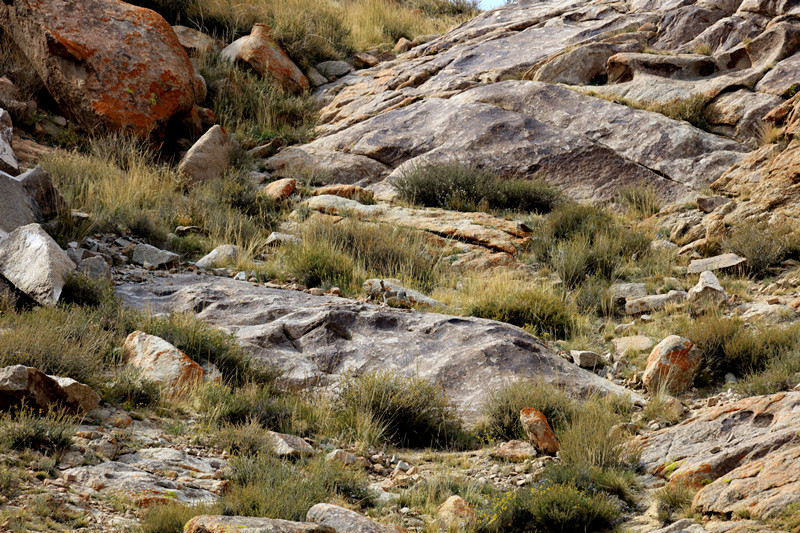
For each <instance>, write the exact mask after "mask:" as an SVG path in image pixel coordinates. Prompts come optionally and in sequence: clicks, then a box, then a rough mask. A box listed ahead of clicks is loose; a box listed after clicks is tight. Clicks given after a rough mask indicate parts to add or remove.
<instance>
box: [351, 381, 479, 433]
mask: <svg viewBox="0 0 800 533" xmlns="http://www.w3.org/2000/svg"><path fill="white" fill-rule="evenodd" d="M339 401H340V402H341V409H342V411H343V412H344V413H346V414H349V415H350V416H352V415H353V414H354V413H359V412H363V413H367V414H369V415H370V416H371V417H372V419H373V420H376V421H379V422H381V423H382V424H383V425H385V428H386V438H387V439H388V441H389V442H391V443H392V444H396V445H398V446H404V447H411V448H413V447H425V446H433V447H447V446H454V445H460V444H461V440H462V439H463V438H464V433H463V430H462V429H461V425H460V422H459V419H458V417H457V416H456V413H455V409H454V408H453V406H452V405H451V404H450V401H449V400H448V398H447V395H446V394H445V392H444V390H443V389H442V387H440V386H438V385H434V384H433V383H431V382H429V381H427V380H424V379H422V378H419V377H408V378H407V377H402V376H400V375H398V374H395V373H394V372H390V371H376V372H369V373H366V374H362V375H360V376H358V377H355V378H351V379H349V380H346V381H345V382H344V383H343V385H342V390H341V392H340V393H339Z"/></svg>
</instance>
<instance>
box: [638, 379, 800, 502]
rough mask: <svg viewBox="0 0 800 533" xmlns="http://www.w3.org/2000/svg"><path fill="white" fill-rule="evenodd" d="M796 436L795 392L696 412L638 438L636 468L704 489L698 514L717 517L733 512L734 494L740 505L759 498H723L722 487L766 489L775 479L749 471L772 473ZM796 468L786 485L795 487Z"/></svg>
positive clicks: (799, 401)
mask: <svg viewBox="0 0 800 533" xmlns="http://www.w3.org/2000/svg"><path fill="white" fill-rule="evenodd" d="M798 431H800V392H786V393H778V394H773V395H769V396H754V397H751V398H745V399H742V400H739V401H737V402H734V403H728V404H723V405H720V406H718V407H714V408H711V409H708V410H705V411H700V412H698V413H697V414H695V415H693V416H692V417H690V418H688V419H686V420H684V421H683V422H681V423H680V424H678V425H676V426H673V427H670V428H667V429H663V430H660V431H656V432H655V433H652V434H649V435H646V436H644V437H641V438H640V440H639V443H640V444H642V445H643V448H642V462H643V463H644V465H645V467H646V469H647V470H648V472H650V473H652V474H656V475H661V476H668V477H669V478H670V479H671V480H674V479H684V480H686V481H687V482H689V483H691V484H694V485H696V486H697V487H701V486H704V485H708V486H707V487H706V488H705V489H703V491H701V492H700V493H699V494H698V495H697V498H698V499H696V500H695V501H696V502H698V504H697V505H698V508H700V509H702V510H703V512H723V511H719V509H722V508H723V507H724V506H726V505H728V506H735V504H736V502H734V501H733V499H735V498H734V495H735V494H738V496H736V498H741V501H745V500H746V499H747V498H748V497H750V495H755V494H759V492H758V491H754V492H752V493H750V494H747V493H746V491H744V490H740V491H739V492H736V491H735V490H732V491H729V492H726V490H725V487H727V488H729V489H730V488H732V487H733V488H734V489H735V488H736V487H739V488H742V487H746V486H748V485H747V484H748V483H750V484H751V485H752V486H753V487H756V486H758V487H764V488H769V487H770V486H771V484H772V483H773V482H774V480H775V478H774V477H773V478H772V480H769V479H768V477H769V476H768V475H767V473H764V471H763V470H762V471H761V472H762V473H764V477H763V478H761V479H755V478H754V477H753V476H754V475H755V474H756V472H754V471H753V465H754V464H756V462H757V461H760V460H762V459H763V461H762V462H763V463H764V464H762V465H761V466H763V467H764V469H767V465H768V464H769V468H771V469H773V470H772V471H775V470H774V468H776V466H775V465H776V464H779V463H780V462H781V461H784V460H785V459H786V456H785V455H784V454H787V453H789V454H791V453H793V452H790V451H789V450H791V449H795V448H796V447H797V445H798V442H797V434H798ZM781 457H782V459H781ZM773 461H774V462H773ZM797 464H798V463H796V462H795V463H794V464H793V466H792V468H791V469H790V470H792V471H793V472H794V473H793V474H791V473H790V472H788V471H787V472H786V473H785V474H784V475H785V476H788V477H786V479H787V480H791V479H794V482H796V480H797V476H798V472H797ZM737 470H738V472H737ZM792 476H794V478H792ZM734 479H737V480H738V481H737V484H736V485H732V483H733V480H734ZM712 482H713V483H712ZM709 483H711V484H710V485H709ZM715 484H716V485H715ZM712 486H713V489H712V490H711V491H710V492H709V493H708V494H707V495H705V496H703V492H705V490H706V489H708V488H711V487H712ZM737 501H739V500H737ZM748 505H749V504H748Z"/></svg>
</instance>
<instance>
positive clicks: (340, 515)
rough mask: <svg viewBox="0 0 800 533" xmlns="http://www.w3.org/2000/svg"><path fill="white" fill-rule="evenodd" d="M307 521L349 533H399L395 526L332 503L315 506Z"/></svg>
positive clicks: (307, 516) (307, 515)
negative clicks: (380, 522)
mask: <svg viewBox="0 0 800 533" xmlns="http://www.w3.org/2000/svg"><path fill="white" fill-rule="evenodd" d="M306 520H308V521H309V522H313V523H315V524H321V525H323V526H328V527H331V528H333V529H335V530H336V531H347V532H348V533H398V530H397V529H396V528H395V527H393V526H386V525H384V524H379V523H378V522H376V521H374V520H372V519H370V518H367V517H366V516H364V515H362V514H359V513H357V512H355V511H351V510H350V509H345V508H344V507H340V506H338V505H333V504H330V503H318V504H317V505H315V506H313V507H312V508H311V509H309V510H308V514H306Z"/></svg>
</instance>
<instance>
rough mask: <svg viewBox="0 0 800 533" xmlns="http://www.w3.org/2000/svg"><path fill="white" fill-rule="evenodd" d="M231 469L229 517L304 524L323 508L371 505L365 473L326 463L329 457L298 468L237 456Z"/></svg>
mask: <svg viewBox="0 0 800 533" xmlns="http://www.w3.org/2000/svg"><path fill="white" fill-rule="evenodd" d="M229 468H230V474H231V477H230V479H231V489H230V490H229V491H228V492H227V493H226V494H225V495H224V496H223V497H222V498H221V501H220V505H221V507H222V509H223V511H222V514H225V515H236V516H268V517H270V518H278V519H283V520H294V521H303V520H305V517H306V513H307V512H308V509H309V508H311V506H313V505H315V504H317V503H320V502H327V501H331V500H332V499H334V498H343V499H346V500H349V501H351V502H358V503H368V501H369V500H368V493H367V490H366V477H365V475H364V473H363V472H362V471H361V470H360V469H356V468H350V467H347V466H345V465H343V464H341V463H339V462H337V461H333V462H327V461H325V457H324V456H317V457H314V458H312V459H309V460H300V461H298V462H296V463H290V462H288V461H285V460H280V459H278V458H276V457H273V456H271V455H269V454H265V453H262V454H257V455H250V456H234V457H233V458H232V459H231V461H230V463H229Z"/></svg>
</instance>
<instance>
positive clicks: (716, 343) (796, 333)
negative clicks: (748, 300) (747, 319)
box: [679, 313, 800, 378]
mask: <svg viewBox="0 0 800 533" xmlns="http://www.w3.org/2000/svg"><path fill="white" fill-rule="evenodd" d="M679 334H680V335H681V336H683V337H686V338H687V339H689V340H691V341H692V342H693V343H694V344H695V346H697V347H698V348H699V349H700V351H701V352H702V353H703V356H704V358H705V364H706V367H707V368H708V370H709V371H710V372H711V373H712V375H713V376H715V377H718V378H719V377H722V376H724V375H725V374H726V373H728V372H732V373H733V374H735V375H737V376H743V375H748V374H753V373H757V372H760V371H762V370H763V369H764V368H766V367H767V365H768V364H769V363H770V361H773V360H776V359H777V358H780V357H781V356H783V354H785V353H787V352H789V351H792V350H796V349H797V347H798V345H799V344H798V343H800V326H788V327H780V326H765V327H759V328H755V327H753V326H752V325H749V326H748V325H747V324H745V323H744V321H742V320H741V319H739V318H726V317H723V316H720V315H718V314H714V313H711V314H705V315H702V316H699V317H698V318H697V319H695V320H691V321H685V322H683V323H682V324H681V325H680V328H679Z"/></svg>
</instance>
